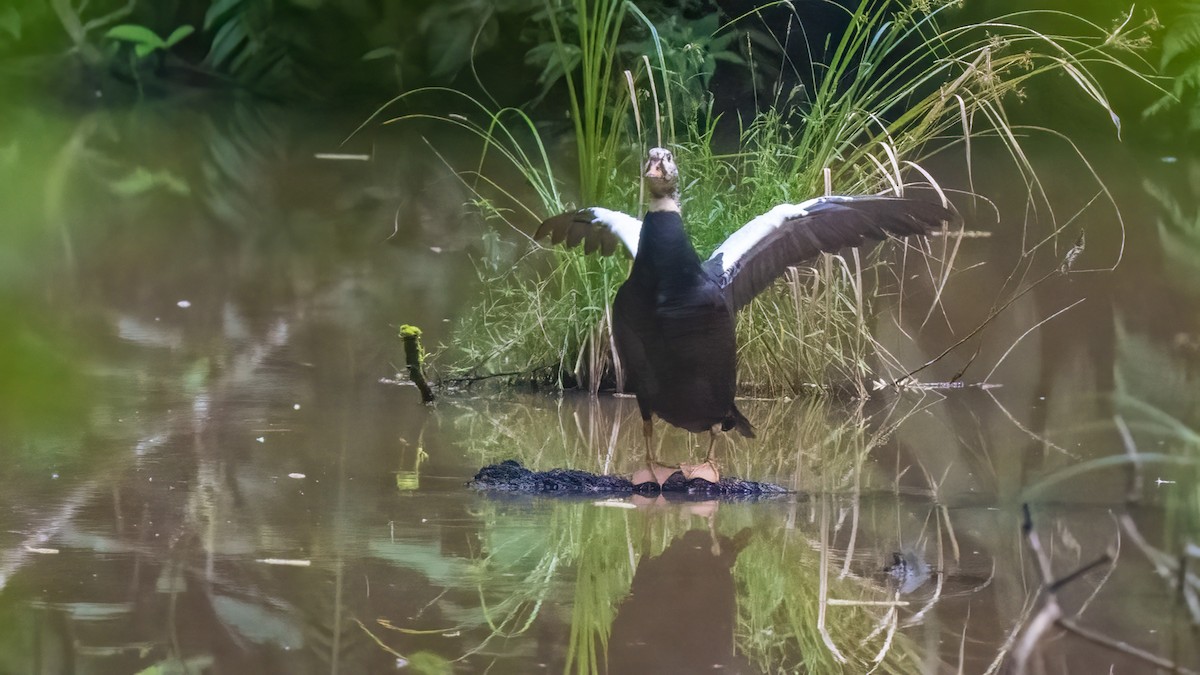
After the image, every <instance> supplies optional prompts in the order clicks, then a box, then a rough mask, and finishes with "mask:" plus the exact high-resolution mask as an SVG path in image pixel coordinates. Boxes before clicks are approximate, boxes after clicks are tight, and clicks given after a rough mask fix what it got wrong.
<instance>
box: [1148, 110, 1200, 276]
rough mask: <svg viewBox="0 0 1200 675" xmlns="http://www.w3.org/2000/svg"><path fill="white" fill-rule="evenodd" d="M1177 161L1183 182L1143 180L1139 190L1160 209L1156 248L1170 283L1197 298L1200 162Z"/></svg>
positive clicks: (1191, 158) (1199, 256) (1182, 159)
mask: <svg viewBox="0 0 1200 675" xmlns="http://www.w3.org/2000/svg"><path fill="white" fill-rule="evenodd" d="M1196 110H1197V111H1200V107H1197V108H1196ZM1176 161H1177V162H1179V163H1181V164H1182V165H1183V166H1182V167H1180V168H1181V169H1182V170H1183V175H1184V177H1185V179H1184V180H1178V179H1176V180H1171V181H1167V180H1165V179H1164V180H1153V179H1151V178H1146V179H1145V180H1144V181H1143V183H1142V187H1143V189H1145V190H1146V192H1147V193H1148V194H1149V195H1150V196H1151V197H1152V198H1153V199H1154V201H1155V202H1157V203H1158V206H1159V210H1158V237H1159V249H1160V250H1161V251H1162V255H1163V256H1164V258H1165V259H1166V261H1167V272H1168V273H1170V274H1171V275H1172V281H1174V282H1175V283H1178V284H1180V285H1185V284H1186V285H1189V286H1190V289H1189V290H1190V291H1191V292H1193V293H1195V294H1197V295H1200V285H1198V282H1200V161H1197V160H1196V159H1195V158H1193V157H1180V158H1178V159H1177V160H1176ZM1174 175H1175V172H1172V177H1174Z"/></svg>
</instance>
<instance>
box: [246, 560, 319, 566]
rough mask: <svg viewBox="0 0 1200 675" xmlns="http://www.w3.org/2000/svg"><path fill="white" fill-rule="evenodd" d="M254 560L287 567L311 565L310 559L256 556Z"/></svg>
mask: <svg viewBox="0 0 1200 675" xmlns="http://www.w3.org/2000/svg"><path fill="white" fill-rule="evenodd" d="M254 562H260V563H262V564H264V565H285V566H287V567H309V566H311V565H312V561H311V560H297V559H293V558H258V559H257V560H255V561H254Z"/></svg>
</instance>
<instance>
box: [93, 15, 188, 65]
mask: <svg viewBox="0 0 1200 675" xmlns="http://www.w3.org/2000/svg"><path fill="white" fill-rule="evenodd" d="M195 31H196V29H195V28H194V27H192V26H188V25H184V26H180V27H178V28H176V29H175V30H173V31H171V34H170V35H168V36H167V37H166V38H161V37H159V35H158V33H155V32H154V31H153V30H150V29H149V28H147V27H145V26H139V25H137V24H133V23H123V24H120V25H117V26H113V27H112V28H109V29H108V32H107V33H105V34H104V37H105V38H107V39H109V40H113V41H116V42H126V43H129V44H130V45H132V46H133V54H134V56H136V57H137V58H139V59H144V58H146V57H148V56H150V55H151V54H154V53H155V52H165V51H167V50H168V49H170V48H171V47H174V46H175V45H176V44H178V43H179V42H180V41H181V40H183V39H184V38H186V37H187V36H189V35H191V34H192V33H194V32H195Z"/></svg>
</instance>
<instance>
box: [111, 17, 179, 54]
mask: <svg viewBox="0 0 1200 675" xmlns="http://www.w3.org/2000/svg"><path fill="white" fill-rule="evenodd" d="M104 37H106V38H108V39H110V40H123V41H125V42H133V43H135V44H143V45H150V46H151V47H154V48H162V47H166V46H167V45H166V43H165V42H163V41H162V38H160V37H159V36H158V34H157V33H155V32H154V31H152V30H150V29H149V28H146V27H145V26H139V25H137V24H134V23H123V24H121V25H119V26H113V27H112V28H109V29H108V32H107V33H105V34H104Z"/></svg>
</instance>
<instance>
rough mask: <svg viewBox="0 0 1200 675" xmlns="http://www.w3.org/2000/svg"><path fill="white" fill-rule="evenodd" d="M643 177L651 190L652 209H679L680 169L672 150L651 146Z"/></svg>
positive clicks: (647, 187)
mask: <svg viewBox="0 0 1200 675" xmlns="http://www.w3.org/2000/svg"><path fill="white" fill-rule="evenodd" d="M642 179H643V180H645V181H646V190H647V191H649V192H650V210H651V211H678V210H679V169H678V168H677V167H676V166H675V157H674V155H672V154H671V151H670V150H667V149H666V148H650V153H649V154H648V155H647V156H646V165H645V167H643V169H642Z"/></svg>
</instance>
